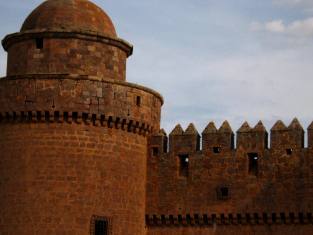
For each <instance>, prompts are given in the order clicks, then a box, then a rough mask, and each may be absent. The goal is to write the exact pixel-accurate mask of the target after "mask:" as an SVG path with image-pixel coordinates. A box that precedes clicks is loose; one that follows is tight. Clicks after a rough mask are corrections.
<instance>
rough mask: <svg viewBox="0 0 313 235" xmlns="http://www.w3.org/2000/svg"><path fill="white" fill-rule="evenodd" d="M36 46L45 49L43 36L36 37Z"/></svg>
mask: <svg viewBox="0 0 313 235" xmlns="http://www.w3.org/2000/svg"><path fill="white" fill-rule="evenodd" d="M36 48H37V49H43V38H36Z"/></svg>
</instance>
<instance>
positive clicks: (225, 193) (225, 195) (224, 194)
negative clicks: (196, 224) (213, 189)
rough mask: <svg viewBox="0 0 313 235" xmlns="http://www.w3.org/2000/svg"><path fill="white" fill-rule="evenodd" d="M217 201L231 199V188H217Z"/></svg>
mask: <svg viewBox="0 0 313 235" xmlns="http://www.w3.org/2000/svg"><path fill="white" fill-rule="evenodd" d="M217 199H218V200H227V199H229V188H228V187H226V186H222V187H218V188H217Z"/></svg>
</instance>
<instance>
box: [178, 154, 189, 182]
mask: <svg viewBox="0 0 313 235" xmlns="http://www.w3.org/2000/svg"><path fill="white" fill-rule="evenodd" d="M188 175H189V156H188V155H180V156H179V176H181V177H188Z"/></svg>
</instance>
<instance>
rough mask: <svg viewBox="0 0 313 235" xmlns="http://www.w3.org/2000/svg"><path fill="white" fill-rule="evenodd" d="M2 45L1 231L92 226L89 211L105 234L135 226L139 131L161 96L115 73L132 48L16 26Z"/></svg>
mask: <svg viewBox="0 0 313 235" xmlns="http://www.w3.org/2000/svg"><path fill="white" fill-rule="evenodd" d="M54 1H55V0H54ZM77 1H78V0H77ZM47 2H50V1H47ZM78 2H83V3H84V4H85V3H86V1H78ZM60 3H64V1H60ZM40 37H42V38H43V40H44V46H43V48H42V49H37V48H36V38H40ZM3 45H4V48H5V49H7V50H8V53H9V58H8V76H7V77H5V78H2V79H0V149H1V153H0V211H1V213H0V231H1V233H3V234H25V235H26V234H27V235H28V234H32V235H33V234H81V235H86V234H93V233H94V230H93V229H94V228H95V225H94V223H95V219H97V218H99V219H103V220H104V219H105V220H106V222H108V224H107V226H108V229H109V232H111V233H112V234H114V235H115V234H118V235H125V234H136V235H137V234H138V235H140V234H145V233H146V231H145V224H144V223H145V221H144V218H145V196H146V189H145V184H146V171H147V162H146V161H147V138H148V137H149V136H150V134H152V133H153V132H154V131H155V130H159V127H160V109H161V105H162V103H163V101H162V97H161V96H160V95H159V94H158V93H156V92H154V91H152V90H150V89H148V88H145V87H141V86H138V85H134V84H130V83H127V82H125V81H123V80H124V78H123V77H124V76H125V64H126V58H127V56H129V55H130V54H131V51H132V47H131V46H130V45H129V44H128V43H126V42H124V41H123V40H121V39H118V38H104V37H100V36H99V35H92V34H90V33H84V32H80V33H73V32H64V31H62V32H60V31H55V32H21V33H17V34H13V35H9V36H7V37H6V38H5V39H4V41H3ZM73 48H76V49H77V51H75V49H73ZM78 50H79V51H78ZM109 51H113V52H112V53H111V52H109ZM114 51H115V52H114ZM97 53H100V54H101V53H102V54H101V56H100V57H99V58H100V59H101V61H105V62H103V63H102V62H99V61H98V60H97V59H96V57H97ZM115 53H116V54H115ZM79 55H80V56H79ZM116 55H117V56H116ZM106 63H108V64H111V65H113V70H114V69H116V67H118V69H117V70H118V71H115V70H114V72H111V70H110V71H109V69H108V67H110V66H106ZM110 68H111V67H110Z"/></svg>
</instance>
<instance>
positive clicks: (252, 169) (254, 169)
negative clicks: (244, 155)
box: [248, 153, 259, 175]
mask: <svg viewBox="0 0 313 235" xmlns="http://www.w3.org/2000/svg"><path fill="white" fill-rule="evenodd" d="M248 158H249V174H250V175H258V171H259V169H258V167H259V165H258V160H259V155H258V154H257V153H249V154H248Z"/></svg>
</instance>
